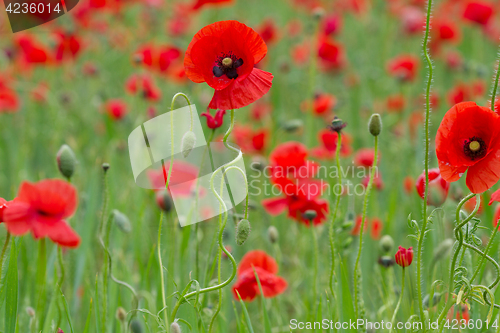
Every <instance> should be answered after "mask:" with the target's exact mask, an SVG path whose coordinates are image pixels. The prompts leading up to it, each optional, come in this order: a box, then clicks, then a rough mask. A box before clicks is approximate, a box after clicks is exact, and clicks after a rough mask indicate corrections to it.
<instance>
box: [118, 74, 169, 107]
mask: <svg viewBox="0 0 500 333" xmlns="http://www.w3.org/2000/svg"><path fill="white" fill-rule="evenodd" d="M125 88H126V90H127V92H129V93H131V94H136V93H141V94H142V96H143V97H144V98H145V99H148V100H151V101H157V100H159V99H160V97H161V92H160V89H158V87H157V86H156V85H155V84H154V82H153V79H152V78H151V77H150V76H149V75H146V74H133V75H132V76H130V77H129V79H128V80H127V82H126V83H125Z"/></svg>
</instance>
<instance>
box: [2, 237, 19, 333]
mask: <svg viewBox="0 0 500 333" xmlns="http://www.w3.org/2000/svg"><path fill="white" fill-rule="evenodd" d="M18 283H19V280H18V278H17V249H16V242H12V245H11V250H10V256H9V268H8V270H7V277H6V280H5V289H6V291H5V333H15V332H16V323H17V298H18V288H19V287H18Z"/></svg>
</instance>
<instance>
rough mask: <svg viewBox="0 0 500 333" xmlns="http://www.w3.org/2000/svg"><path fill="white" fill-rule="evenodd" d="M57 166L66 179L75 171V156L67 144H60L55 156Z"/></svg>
mask: <svg viewBox="0 0 500 333" xmlns="http://www.w3.org/2000/svg"><path fill="white" fill-rule="evenodd" d="M56 160H57V167H58V168H59V171H60V172H61V174H62V175H63V176H64V177H66V178H67V179H68V180H69V179H71V177H72V176H73V173H74V172H75V166H76V156H75V153H73V150H71V148H70V147H69V146H68V145H62V146H61V148H60V149H59V151H58V152H57V156H56Z"/></svg>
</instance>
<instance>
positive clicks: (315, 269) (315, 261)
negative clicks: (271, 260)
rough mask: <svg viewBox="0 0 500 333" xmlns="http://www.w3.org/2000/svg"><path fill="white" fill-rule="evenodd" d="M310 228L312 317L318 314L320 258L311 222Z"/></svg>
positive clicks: (311, 222) (310, 222)
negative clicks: (311, 246)
mask: <svg viewBox="0 0 500 333" xmlns="http://www.w3.org/2000/svg"><path fill="white" fill-rule="evenodd" d="M309 228H311V241H312V245H313V253H314V254H313V285H312V294H313V303H312V311H311V313H312V315H314V314H316V300H317V297H318V290H317V280H318V257H319V249H318V238H317V237H316V232H315V230H314V224H313V221H312V220H310V221H309Z"/></svg>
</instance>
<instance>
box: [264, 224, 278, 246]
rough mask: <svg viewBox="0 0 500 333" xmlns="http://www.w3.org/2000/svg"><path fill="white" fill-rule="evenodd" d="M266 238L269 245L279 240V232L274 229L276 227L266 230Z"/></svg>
mask: <svg viewBox="0 0 500 333" xmlns="http://www.w3.org/2000/svg"><path fill="white" fill-rule="evenodd" d="M267 236H268V237H269V241H270V242H271V243H273V244H274V243H276V242H277V241H278V239H279V232H278V229H276V227H275V226H274V225H272V226H270V227H269V228H268V229H267Z"/></svg>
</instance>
